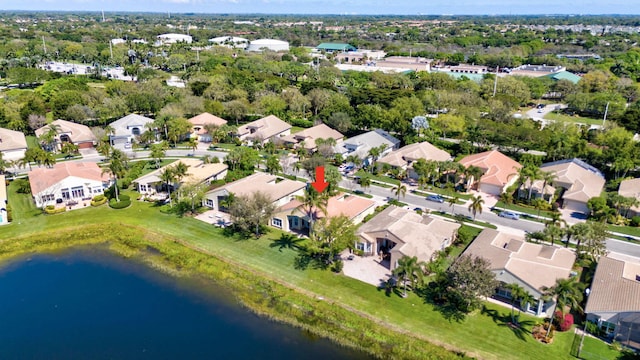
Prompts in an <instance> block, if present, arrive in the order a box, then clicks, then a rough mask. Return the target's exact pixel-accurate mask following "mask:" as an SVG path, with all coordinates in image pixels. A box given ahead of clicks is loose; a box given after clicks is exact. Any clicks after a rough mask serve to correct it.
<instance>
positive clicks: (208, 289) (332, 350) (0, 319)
mask: <svg viewBox="0 0 640 360" xmlns="http://www.w3.org/2000/svg"><path fill="white" fill-rule="evenodd" d="M0 358H2V359H27V358H29V359H33V358H36V359H323V360H327V359H332V360H333V359H367V358H369V357H368V356H367V355H366V354H363V353H360V352H356V351H352V350H349V349H345V348H342V347H340V346H338V345H336V344H334V343H332V342H330V341H328V340H325V339H317V338H315V337H314V336H311V335H309V334H308V333H306V332H303V331H301V330H300V329H297V328H294V327H291V326H288V325H284V324H279V323H275V322H273V321H270V320H267V319H264V318H261V317H258V316H256V315H254V314H252V313H251V312H249V311H248V310H246V309H244V308H242V307H240V306H239V305H238V304H237V303H236V302H235V301H234V300H233V299H232V297H231V296H230V295H229V294H227V293H225V292H224V291H223V290H222V289H220V287H217V286H215V284H213V283H212V282H209V281H204V280H197V279H182V278H174V277H171V276H168V275H166V274H162V273H159V272H156V271H153V270H152V269H150V268H148V267H147V266H145V265H144V264H142V263H139V262H136V261H132V260H126V259H123V258H121V257H119V256H117V255H115V254H112V253H110V252H108V251H106V250H99V249H95V248H94V249H89V248H83V249H81V250H77V249H76V250H73V251H69V252H64V253H57V254H41V255H33V256H31V257H30V258H22V259H17V260H14V261H12V262H10V263H8V264H5V265H3V266H2V267H1V268H0Z"/></svg>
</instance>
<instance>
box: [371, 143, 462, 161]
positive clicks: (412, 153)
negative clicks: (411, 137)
mask: <svg viewBox="0 0 640 360" xmlns="http://www.w3.org/2000/svg"><path fill="white" fill-rule="evenodd" d="M418 159H425V160H435V161H448V160H451V155H450V154H449V153H448V152H446V151H444V150H441V149H438V148H437V147H435V146H433V145H431V143H429V142H427V141H424V142H421V143H415V144H410V145H406V146H403V147H401V148H400V149H398V150H396V151H393V152H391V153H389V154H388V155H387V156H385V157H383V158H381V159H380V160H378V162H380V163H383V164H389V165H391V166H396V167H404V166H406V165H407V164H408V163H409V162H412V161H416V160H418Z"/></svg>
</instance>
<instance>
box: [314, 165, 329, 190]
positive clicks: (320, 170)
mask: <svg viewBox="0 0 640 360" xmlns="http://www.w3.org/2000/svg"><path fill="white" fill-rule="evenodd" d="M311 186H313V188H314V189H316V191H317V192H319V193H320V192H322V191H324V189H326V188H327V186H329V183H328V182H326V181H324V166H317V167H316V181H314V182H312V183H311Z"/></svg>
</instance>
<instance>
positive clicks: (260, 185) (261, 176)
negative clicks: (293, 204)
mask: <svg viewBox="0 0 640 360" xmlns="http://www.w3.org/2000/svg"><path fill="white" fill-rule="evenodd" d="M306 186H307V184H305V183H303V182H300V181H294V180H289V179H285V178H281V177H278V176H275V175H271V174H267V173H263V172H256V173H254V174H251V175H250V176H247V177H245V178H242V179H240V180H236V181H234V182H232V183H229V184H226V185H225V186H222V187H219V188H217V189H214V190H212V191H210V192H208V193H207V194H212V193H217V192H220V191H223V190H226V191H227V192H229V193H233V194H235V195H236V196H250V195H251V194H253V193H255V192H258V191H259V192H262V193H264V194H266V195H268V196H269V197H270V198H271V199H272V200H273V201H277V200H279V199H282V198H284V197H285V196H288V195H291V194H293V193H295V192H297V191H298V190H301V189H304V188H305V187H306Z"/></svg>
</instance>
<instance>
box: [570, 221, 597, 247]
mask: <svg viewBox="0 0 640 360" xmlns="http://www.w3.org/2000/svg"><path fill="white" fill-rule="evenodd" d="M591 231H592V230H591V226H590V225H589V224H587V223H577V224H574V225H572V226H571V227H567V228H566V229H565V232H566V234H567V243H566V246H567V247H568V246H569V243H570V242H571V239H572V238H573V239H574V240H575V241H576V253H578V254H579V253H580V245H581V244H582V242H583V241H585V240H586V239H588V238H589V237H590V236H591Z"/></svg>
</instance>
